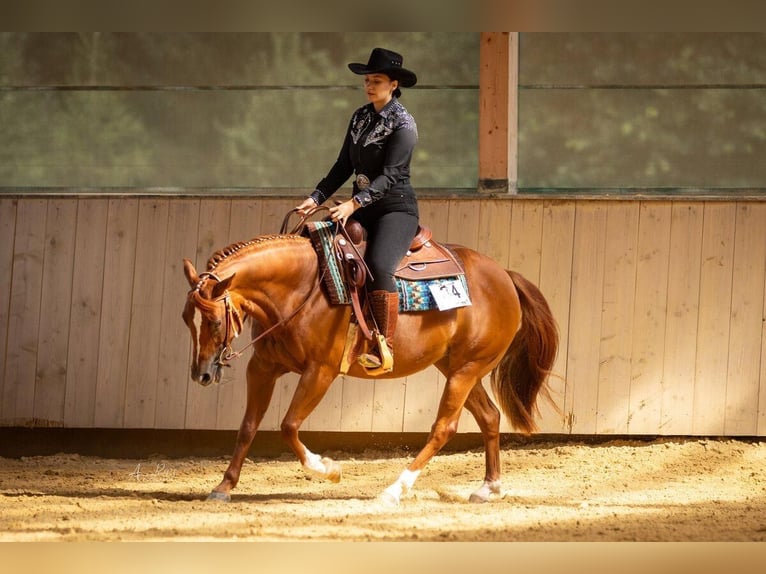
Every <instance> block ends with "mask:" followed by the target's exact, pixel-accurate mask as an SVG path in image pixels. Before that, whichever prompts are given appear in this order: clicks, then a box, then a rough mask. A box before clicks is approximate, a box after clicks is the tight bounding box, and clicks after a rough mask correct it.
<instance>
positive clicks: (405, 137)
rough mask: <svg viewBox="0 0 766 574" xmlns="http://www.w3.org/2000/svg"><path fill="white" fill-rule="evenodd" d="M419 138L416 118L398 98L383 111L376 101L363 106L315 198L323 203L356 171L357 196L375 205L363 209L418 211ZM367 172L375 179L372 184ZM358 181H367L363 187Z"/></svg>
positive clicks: (355, 189) (354, 116)
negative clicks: (414, 162)
mask: <svg viewBox="0 0 766 574" xmlns="http://www.w3.org/2000/svg"><path fill="white" fill-rule="evenodd" d="M417 141H418V128H417V125H416V124H415V120H414V119H413V118H412V116H411V115H410V114H409V112H408V111H407V110H406V109H405V108H404V106H403V105H402V104H401V103H400V102H399V100H398V99H397V98H393V99H392V100H391V101H390V102H389V103H388V104H386V106H385V107H384V108H383V109H382V110H380V113H378V112H376V111H375V108H374V107H373V105H372V104H367V105H365V106H362V107H361V108H359V109H358V110H356V111H355V112H354V114H353V116H352V117H351V122H350V123H349V126H348V130H347V131H346V137H345V139H344V140H343V147H342V148H341V150H340V154H339V155H338V159H337V160H336V161H335V164H334V165H333V166H332V168H331V169H330V171H329V173H328V174H327V176H326V177H325V178H324V179H322V181H320V182H319V183H318V184H317V186H316V190H315V191H314V192H313V193H312V194H311V197H312V198H314V200H315V201H316V202H317V203H319V204H321V203H323V202H325V201H326V200H327V199H328V198H329V197H330V196H331V195H332V194H333V193H335V192H336V191H337V190H338V188H340V186H341V185H343V184H344V183H345V182H346V181H347V180H348V178H349V177H351V175H353V174H356V178H355V181H354V190H353V196H354V199H355V200H356V201H357V202H358V203H359V204H360V205H361V206H362V207H363V208H367V207H368V206H370V209H362V210H359V211H358V212H357V214H359V215H362V214H361V213H360V212H362V211H375V212H379V211H382V212H387V211H404V212H407V213H411V214H412V215H415V216H417V214H418V213H417V201H416V199H415V192H414V190H413V189H412V185H411V184H410V161H411V159H412V152H413V149H414V148H415V144H416V143H417ZM360 176H364V177H360ZM365 177H366V179H367V180H368V181H369V185H367V186H366V187H365V185H364V181H363V180H364V179H365ZM357 182H360V183H362V188H361V189H360V185H359V184H358V183H357Z"/></svg>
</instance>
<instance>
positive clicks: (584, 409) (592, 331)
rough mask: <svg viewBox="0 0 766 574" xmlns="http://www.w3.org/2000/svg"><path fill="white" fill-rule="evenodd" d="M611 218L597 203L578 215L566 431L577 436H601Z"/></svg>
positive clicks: (581, 206)
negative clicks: (606, 258)
mask: <svg viewBox="0 0 766 574" xmlns="http://www.w3.org/2000/svg"><path fill="white" fill-rule="evenodd" d="M606 215H607V207H606V205H604V204H603V203H598V202H583V203H580V204H578V205H577V207H576V211H575V217H576V221H575V228H574V240H573V243H574V254H573V259H572V294H571V307H570V314H569V327H570V330H569V333H568V334H567V336H568V338H569V341H568V353H567V384H566V397H565V401H564V408H565V412H566V416H567V423H566V427H567V431H568V432H572V433H578V434H583V433H584V434H592V433H595V432H596V413H597V411H598V385H597V383H598V376H599V359H600V355H599V345H600V341H601V321H600V320H599V317H600V315H601V308H602V303H603V283H604V250H605V242H606Z"/></svg>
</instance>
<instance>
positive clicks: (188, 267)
mask: <svg viewBox="0 0 766 574" xmlns="http://www.w3.org/2000/svg"><path fill="white" fill-rule="evenodd" d="M184 275H186V280H187V281H188V282H189V285H190V286H191V287H192V288H194V286H195V285H197V283H199V275H197V270H196V269H195V268H194V264H193V263H192V262H191V261H189V260H188V259H186V258H184Z"/></svg>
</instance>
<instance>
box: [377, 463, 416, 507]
mask: <svg viewBox="0 0 766 574" xmlns="http://www.w3.org/2000/svg"><path fill="white" fill-rule="evenodd" d="M419 475H420V471H419V470H414V471H413V470H407V469H405V470H403V471H402V474H400V475H399V478H397V479H396V482H395V483H393V484H392V485H391V486H389V487H388V488H387V489H386V490H384V491H383V494H381V496H380V497H381V499H382V500H384V501H385V502H387V503H390V504H394V505H398V504H399V501H400V500H401V497H402V495H403V494H407V493H408V492H409V491H410V489H411V488H412V485H413V484H415V480H417V478H418V476H419Z"/></svg>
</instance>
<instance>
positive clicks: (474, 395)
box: [465, 383, 500, 502]
mask: <svg viewBox="0 0 766 574" xmlns="http://www.w3.org/2000/svg"><path fill="white" fill-rule="evenodd" d="M465 408H466V409H468V411H469V412H470V413H471V414H472V415H473V417H474V418H475V419H476V422H477V423H478V425H479V429H480V430H481V434H482V436H483V437H484V459H485V465H486V474H485V475H484V483H483V484H482V485H481V486H480V487H479V489H478V490H476V491H475V492H474V493H472V494H471V496H470V498H469V500H470V501H471V502H487V501H488V500H489V498H490V496H491V495H492V494H500V411H499V410H498V409H497V407H496V406H495V405H494V403H493V402H492V401H491V400H490V398H489V395H488V394H487V391H486V390H485V389H484V387H483V386H482V384H481V383H479V384H478V385H476V386H475V387H474V388H473V389H471V393H470V394H469V395H468V398H467V399H466V401H465Z"/></svg>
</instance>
